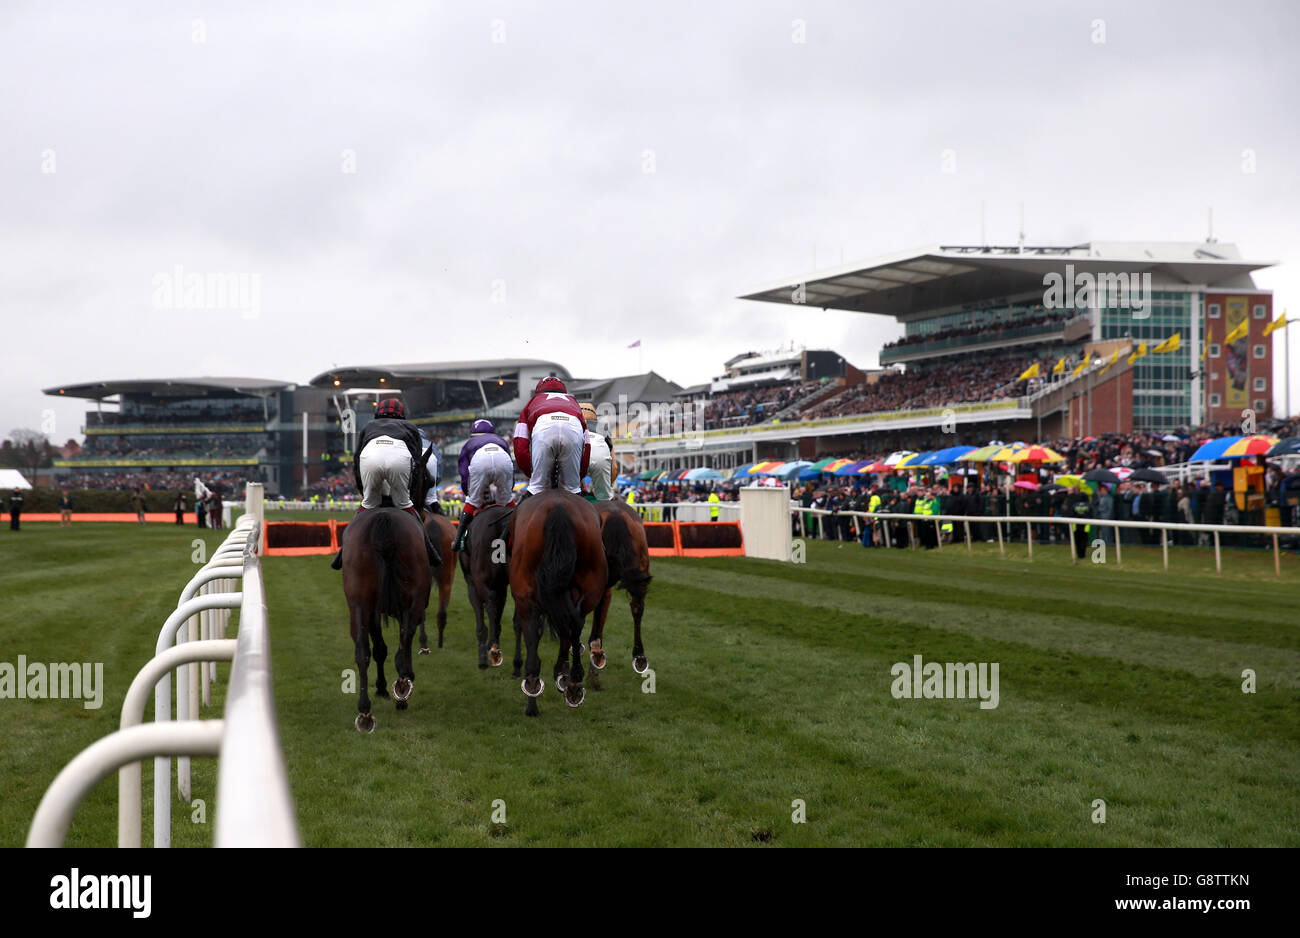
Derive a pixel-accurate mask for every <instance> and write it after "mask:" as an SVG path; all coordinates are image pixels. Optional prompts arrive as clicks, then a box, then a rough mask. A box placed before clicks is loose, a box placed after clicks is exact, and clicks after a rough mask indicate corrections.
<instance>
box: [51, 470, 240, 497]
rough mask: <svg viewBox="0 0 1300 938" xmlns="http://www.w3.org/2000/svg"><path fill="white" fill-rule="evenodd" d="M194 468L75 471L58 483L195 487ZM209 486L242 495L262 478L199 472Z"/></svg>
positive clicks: (108, 488)
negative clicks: (167, 470)
mask: <svg viewBox="0 0 1300 938" xmlns="http://www.w3.org/2000/svg"><path fill="white" fill-rule="evenodd" d="M195 475H196V473H194V472H72V473H68V474H67V475H60V476H59V477H58V480H57V484H58V485H59V487H60V488H65V489H91V490H105V491H123V490H125V491H131V490H133V489H137V488H138V489H143V490H145V491H151V490H176V489H185V490H189V489H193V487H194V477H195ZM197 475H198V476H199V478H201V479H202V480H203V482H204V484H205V485H207V487H208V488H216V487H219V488H220V489H221V491H223V492H224V493H225V494H226V495H227V496H228V497H229V496H231V495H234V496H237V497H242V496H243V494H244V486H245V484H246V483H248V482H260V481H261V475H260V473H258V472H256V471H249V472H236V471H229V470H227V471H222V472H200V473H197Z"/></svg>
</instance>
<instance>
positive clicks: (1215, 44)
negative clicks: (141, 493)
mask: <svg viewBox="0 0 1300 938" xmlns="http://www.w3.org/2000/svg"><path fill="white" fill-rule="evenodd" d="M1099 40H1104V41H1099ZM1298 47H1300V4H1297V3H1295V2H1294V0H1281V2H1276V3H1264V2H1250V0H1244V2H1235V3H1233V4H1222V3H1218V2H1214V3H1201V2H1189V0H1177V2H1170V3H1142V4H1134V3H1121V2H1099V0H1090V2H1052V3H1037V2H1025V3H989V2H981V3H969V2H964V0H963V2H942V0H941V2H928V3H924V4H921V3H908V2H900V3H889V4H878V3H872V4H867V3H862V2H856V0H840V2H829V0H823V2H810V0H744V2H740V0H733V2H728V3H709V2H703V0H695V2H681V3H677V2H665V0H659V2H656V3H615V4H608V3H595V2H588V3H562V2H546V3H540V2H538V3H513V2H495V0H493V2H468V0H466V2H460V3H446V4H434V3H411V4H399V3H393V4H385V3H380V2H357V3H352V2H335V3H331V2H328V0H325V2H316V3H305V2H285V3H277V4H263V3H250V4H246V5H245V4H239V3H231V2H222V3H214V2H197V0H193V2H191V0H180V2H173V3H165V4H156V5H155V4H147V3H119V4H113V3H90V2H84V3H80V4H76V3H67V4H62V3H24V2H17V0H6V2H5V3H3V4H2V5H0V140H2V142H3V146H0V310H3V326H4V339H3V345H4V366H3V369H2V371H0V433H3V434H5V435H7V434H8V432H9V431H10V430H12V429H13V428H15V427H19V426H27V427H38V426H39V425H40V424H41V422H42V411H43V410H44V409H45V408H49V407H51V406H53V407H55V416H56V419H57V428H56V429H55V431H54V433H53V434H52V435H53V436H54V437H55V438H56V439H57V440H58V441H60V442H61V441H62V440H64V439H66V438H67V437H69V436H77V435H78V432H79V427H80V423H81V413H82V411H83V410H84V406H85V405H84V404H80V403H74V402H72V401H63V402H53V401H52V400H51V399H50V398H48V397H45V396H43V395H42V394H41V393H40V389H41V388H44V387H49V386H51V385H57V384H59V383H73V382H79V381H87V380H96V379H111V378H125V377H166V376H178V375H184V376H188V375H200V374H208V375H245V376H254V377H266V378H277V379H284V380H289V381H306V380H308V379H309V378H310V377H312V376H313V375H315V374H317V373H318V372H320V371H323V370H326V369H327V368H329V367H331V365H332V364H338V365H346V364H363V363H364V364H372V363H380V362H394V361H433V360H447V359H457V358H489V357H503V356H527V357H537V358H546V359H552V360H556V361H559V362H561V363H563V364H564V365H566V366H567V367H568V368H569V369H570V370H571V371H572V372H573V373H575V374H579V375H583V376H601V375H610V374H621V373H629V372H632V371H635V370H636V369H637V368H638V364H639V362H638V358H637V352H636V351H629V350H628V349H627V346H628V344H629V343H631V342H633V341H634V340H636V339H641V340H643V343H644V347H643V349H642V352H643V356H644V357H643V362H644V366H645V368H647V369H650V368H653V369H655V370H656V371H658V372H659V373H661V374H663V375H664V376H666V377H668V378H670V379H673V380H675V381H678V382H680V383H682V384H690V383H695V382H698V381H702V380H705V379H707V378H708V377H710V376H712V375H714V374H717V373H719V372H720V370H721V364H722V362H723V361H724V360H725V359H727V358H728V357H730V356H731V355H733V354H735V353H737V352H740V351H744V350H748V349H762V348H774V347H776V346H779V345H783V344H787V343H790V342H794V343H797V344H803V345H807V346H809V347H830V348H834V349H836V350H838V351H841V352H842V353H844V354H845V355H846V356H847V357H848V358H849V359H850V360H851V361H853V362H854V363H855V364H858V365H861V366H869V365H873V364H874V363H875V358H876V352H877V350H878V348H879V346H880V344H881V343H882V342H883V341H887V340H889V339H891V338H893V337H894V336H896V335H898V334H900V333H901V329H900V327H899V326H898V325H897V324H895V323H894V322H893V321H892V320H890V319H885V318H881V317H874V316H861V315H853V314H849V313H837V312H822V311H820V310H812V309H799V310H791V309H790V308H787V307H777V306H771V305H769V304H756V303H750V302H745V301H741V300H737V299H736V298H735V297H736V296H737V295H739V294H741V293H743V292H747V291H749V290H751V289H753V288H755V287H757V286H761V285H764V284H766V283H768V282H770V281H773V280H776V279H779V278H782V277H785V276H794V275H801V274H805V273H807V272H810V271H812V270H814V269H816V268H824V267H830V266H835V265H838V264H839V263H840V262H841V259H843V260H844V261H846V262H848V261H853V260H855V259H866V258H870V257H874V256H876V255H880V254H886V253H893V252H896V251H900V250H905V249H908V248H912V247H920V246H926V245H932V244H938V243H944V244H950V243H976V242H978V239H979V224H980V203H981V201H983V202H984V203H985V204H986V207H987V208H986V218H987V222H986V225H987V232H988V238H989V240H990V241H996V242H999V243H1014V241H1015V238H1016V231H1017V217H1016V216H1017V206H1018V204H1019V203H1021V202H1023V203H1024V205H1025V229H1026V237H1027V240H1028V241H1029V242H1030V243H1049V244H1062V243H1076V242H1079V241H1084V240H1088V239H1090V238H1095V239H1099V240H1189V241H1196V240H1201V239H1203V238H1204V237H1205V235H1206V225H1207V221H1206V214H1207V209H1208V208H1209V207H1210V206H1213V209H1214V229H1215V235H1216V236H1217V237H1218V238H1219V240H1220V241H1223V242H1234V243H1236V244H1237V245H1238V246H1239V247H1240V249H1241V251H1242V253H1243V254H1244V255H1245V256H1247V257H1250V258H1258V259H1261V260H1276V261H1279V262H1280V263H1279V265H1278V266H1277V267H1274V268H1272V269H1271V270H1268V271H1265V272H1263V273H1260V274H1258V275H1257V282H1258V283H1259V284H1260V285H1261V286H1266V287H1271V288H1273V289H1274V290H1275V291H1276V292H1277V301H1276V302H1277V306H1278V308H1279V309H1281V308H1283V307H1287V308H1289V309H1290V310H1291V315H1292V318H1300V272H1298V268H1297V264H1298V263H1300V224H1298V222H1300V191H1298V188H1297V178H1298V173H1297V165H1298V164H1297V159H1298V157H1300V139H1298V138H1300V133H1298V130H1300V127H1298V124H1300V107H1297V97H1296V89H1297V88H1300V65H1298V64H1297V63H1298V61H1300V53H1297V51H1296V50H1297V48H1298ZM946 150H951V151H953V153H952V155H951V156H950V161H953V160H955V167H954V168H955V172H951V173H945V172H944V171H943V170H944V168H945V167H944V164H943V159H944V151H946ZM1247 151H1249V153H1247ZM177 267H180V269H181V270H182V271H183V272H184V273H196V272H197V273H204V274H207V273H237V274H242V275H245V276H247V277H249V278H254V277H255V278H256V282H257V285H258V288H259V291H260V292H259V295H258V297H257V308H256V310H251V309H245V310H241V309H233V308H232V309H215V310H213V309H208V310H194V309H186V308H183V304H182V303H179V302H171V304H170V307H169V305H168V302H167V301H166V299H165V297H161V298H160V295H159V284H160V283H161V282H164V281H160V280H159V279H158V278H159V277H160V275H161V276H163V277H165V278H168V279H169V278H171V277H172V276H173V275H174V272H175V271H176V269H177ZM248 283H249V284H250V286H251V284H252V283H253V281H252V279H249V280H248ZM230 305H235V304H233V303H232V304H230ZM246 305H247V304H246ZM253 314H255V317H256V318H253V319H249V318H247V317H248V316H250V315H253ZM1288 331H1289V332H1296V331H1297V330H1295V329H1291V330H1288ZM1292 340H1293V346H1294V348H1295V351H1296V354H1295V355H1294V356H1293V365H1292V374H1293V379H1294V380H1293V381H1292V403H1293V407H1292V412H1294V411H1295V410H1296V409H1297V407H1300V339H1296V338H1295V337H1294V336H1293V337H1292ZM1279 357H1280V356H1279ZM1280 370H1281V369H1280V365H1279V368H1278V375H1277V377H1278V378H1279V379H1280ZM1279 383H1280V381H1275V382H1274V385H1275V387H1276V386H1277V385H1278V384H1279ZM1279 403H1280V396H1279Z"/></svg>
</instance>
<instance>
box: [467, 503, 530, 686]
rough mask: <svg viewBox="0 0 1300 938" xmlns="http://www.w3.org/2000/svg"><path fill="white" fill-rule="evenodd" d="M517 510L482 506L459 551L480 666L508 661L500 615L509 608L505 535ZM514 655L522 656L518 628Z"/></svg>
mask: <svg viewBox="0 0 1300 938" xmlns="http://www.w3.org/2000/svg"><path fill="white" fill-rule="evenodd" d="M514 513H515V509H514V507H513V506H510V505H489V506H488V507H486V508H483V509H481V510H480V511H479V512H478V513H477V514H476V515H475V516H474V524H473V526H472V527H471V528H470V529H469V534H468V535H467V536H466V540H465V549H464V550H462V551H461V552H460V569H461V573H463V574H464V575H465V586H466V588H467V590H468V592H469V604H470V605H471V606H472V607H473V608H474V634H475V635H476V636H477V637H478V666H479V669H480V670H485V669H486V668H487V667H488V666H489V665H491V666H492V667H494V668H499V667H501V665H502V664H504V663H505V656H504V655H503V654H502V653H501V616H502V613H504V612H505V609H506V590H507V588H508V587H509V586H510V566H509V564H510V557H509V553H508V552H507V550H506V537H507V534H508V532H509V529H510V519H511V518H512V517H514ZM489 628H490V630H491V635H490V636H489V634H488V633H489ZM489 639H490V641H489ZM515 659H516V660H518V659H519V634H518V632H516V633H515ZM518 670H519V669H518V665H516V667H515V672H516V673H515V677H518V676H519V674H518Z"/></svg>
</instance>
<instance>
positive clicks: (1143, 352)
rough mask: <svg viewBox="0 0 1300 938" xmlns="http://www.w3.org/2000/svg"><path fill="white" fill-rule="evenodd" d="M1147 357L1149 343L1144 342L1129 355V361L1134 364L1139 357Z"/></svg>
mask: <svg viewBox="0 0 1300 938" xmlns="http://www.w3.org/2000/svg"><path fill="white" fill-rule="evenodd" d="M1146 357H1147V344H1146V343H1145V342H1143V343H1142V344H1141V345H1139V346H1138V347H1137V351H1136V352H1134V353H1133V354H1132V355H1130V356H1129V357H1128V363H1129V364H1130V365H1132V364H1133V363H1134V362H1136V361H1137V360H1138V359H1139V358H1146Z"/></svg>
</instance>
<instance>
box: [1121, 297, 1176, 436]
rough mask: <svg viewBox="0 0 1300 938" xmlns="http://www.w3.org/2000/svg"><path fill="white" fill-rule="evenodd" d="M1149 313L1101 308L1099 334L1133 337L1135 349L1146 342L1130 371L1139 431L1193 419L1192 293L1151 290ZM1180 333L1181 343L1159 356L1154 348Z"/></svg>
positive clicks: (1134, 423)
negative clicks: (1143, 352)
mask: <svg viewBox="0 0 1300 938" xmlns="http://www.w3.org/2000/svg"><path fill="white" fill-rule="evenodd" d="M1150 312H1151V315H1150V316H1148V317H1146V318H1145V319H1137V318H1135V317H1134V316H1133V310H1131V309H1128V308H1123V309H1120V308H1115V307H1111V308H1107V309H1103V310H1102V311H1101V338H1102V340H1103V341H1105V340H1108V339H1124V338H1128V339H1132V340H1133V345H1134V348H1135V349H1136V348H1137V346H1138V345H1139V344H1140V343H1142V342H1146V344H1147V354H1146V357H1145V358H1140V359H1138V361H1137V364H1136V365H1135V367H1134V370H1133V428H1134V429H1135V430H1139V431H1155V430H1172V429H1174V428H1176V427H1180V426H1188V425H1190V424H1191V422H1192V379H1191V371H1192V359H1191V338H1192V294H1190V293H1174V292H1168V291H1159V290H1153V291H1152V303H1151V309H1150ZM1175 332H1178V333H1181V336H1182V341H1181V347H1180V348H1179V349H1178V351H1176V352H1166V353H1163V354H1160V355H1153V354H1151V352H1152V350H1153V349H1154V348H1155V347H1156V346H1157V345H1159V344H1160V343H1161V342H1163V341H1164V340H1165V339H1167V338H1169V336H1171V335H1172V334H1173V333H1175Z"/></svg>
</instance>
